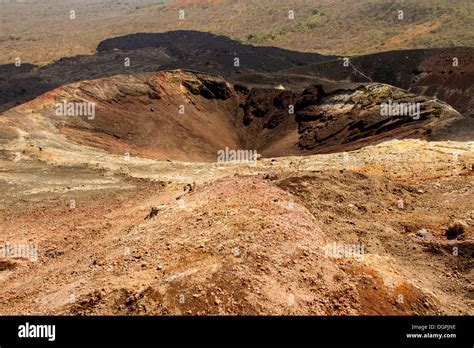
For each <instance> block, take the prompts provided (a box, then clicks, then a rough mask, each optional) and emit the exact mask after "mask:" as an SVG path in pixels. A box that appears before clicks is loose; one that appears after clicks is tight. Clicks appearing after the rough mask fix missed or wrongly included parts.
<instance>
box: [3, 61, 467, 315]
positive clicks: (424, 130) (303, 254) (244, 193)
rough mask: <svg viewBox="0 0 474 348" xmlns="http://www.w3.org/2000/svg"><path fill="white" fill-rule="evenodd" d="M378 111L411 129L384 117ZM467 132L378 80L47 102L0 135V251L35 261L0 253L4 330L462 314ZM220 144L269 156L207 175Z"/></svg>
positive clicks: (130, 81) (143, 87) (130, 92)
mask: <svg viewBox="0 0 474 348" xmlns="http://www.w3.org/2000/svg"><path fill="white" fill-rule="evenodd" d="M387 98H392V99H394V100H399V101H416V102H420V103H421V105H422V114H421V117H420V119H419V120H413V119H411V118H407V117H385V118H384V117H382V116H380V107H379V105H380V102H381V101H383V100H386V99H387ZM63 101H71V102H72V101H73V102H86V101H89V102H94V103H95V105H96V113H95V115H94V116H95V117H94V118H93V119H92V118H91V119H88V118H87V117H74V116H66V117H65V116H60V115H56V114H55V103H56V102H63ZM181 105H183V106H184V113H180V112H179V110H180V106H181ZM290 105H294V107H295V108H294V110H295V113H294V114H292V113H288V110H289V106H290ZM463 119H464V118H463V116H462V115H460V114H459V113H458V112H456V111H455V110H454V109H452V108H451V107H450V106H449V105H447V104H445V103H443V102H440V101H439V100H436V99H432V98H428V97H423V96H418V95H413V94H410V93H408V92H406V91H403V90H400V89H397V88H395V87H392V86H388V85H384V84H380V83H368V84H356V85H352V86H350V87H348V88H346V89H343V90H332V91H329V90H324V87H322V86H320V85H309V86H307V87H306V88H305V89H303V90H298V91H292V90H290V89H283V90H282V89H263V88H257V89H249V88H247V87H245V86H242V85H232V84H230V83H228V82H226V81H225V80H224V79H222V78H220V77H217V76H212V75H206V74H201V73H194V72H187V71H182V70H180V71H166V72H158V73H147V74H139V75H136V76H122V75H120V76H115V77H112V78H106V79H99V80H88V81H83V82H79V83H76V84H72V85H66V86H62V87H60V88H57V89H55V90H53V91H50V92H49V93H46V94H44V95H42V96H41V97H39V98H37V99H35V100H32V101H31V102H28V103H25V104H22V105H21V106H18V107H16V108H13V109H11V110H9V111H7V112H5V113H3V114H2V115H1V118H0V136H1V137H0V168H2V169H1V170H0V192H1V193H2V195H1V196H0V219H1V221H2V224H1V225H0V236H1V238H2V240H1V241H0V242H1V244H0V245H5V243H6V244H8V245H20V244H33V245H37V247H38V249H37V250H38V254H37V260H34V259H32V258H29V257H25V256H19V257H10V256H5V255H0V281H1V283H2V289H1V290H0V304H1V305H0V312H1V313H0V314H81V315H88V314H114V315H126V314H138V315H148V314H163V315H196V314H198V315H206V314H219V315H229V314H234V315H235V314H249V315H261V314H273V315H280V314H318V315H358V314H362V315H371V314H375V315H388V314H390V315H391V314H393V315H417V314H433V315H445V314H463V315H466V314H471V315H472V314H473V313H474V311H473V303H472V296H471V294H472V276H473V274H472V269H473V267H472V260H473V258H472V256H473V251H474V249H473V246H474V243H473V233H474V229H473V228H474V216H473V212H472V206H473V203H474V201H473V198H472V197H473V194H472V193H473V192H472V191H473V185H474V181H473V173H474V171H473V164H474V144H473V142H472V141H456V140H457V139H456V132H455V130H456V129H455V128H452V123H453V122H454V123H455V122H458V121H459V120H463ZM447 131H451V136H452V137H453V138H452V140H450V141H432V139H433V137H436V136H437V135H439V134H445V133H446V132H447ZM226 146H227V147H230V148H234V149H248V150H258V153H260V154H261V155H262V156H261V157H260V158H259V159H258V161H256V163H240V164H231V163H216V161H217V153H216V152H217V151H218V150H219V149H223V148H225V147H226ZM340 151H344V152H343V153H341V152H340ZM127 152H128V153H129V155H130V156H124V155H125V154H126V153H127ZM324 152H326V154H323V153H324ZM303 155H304V156H303ZM333 246H336V247H342V248H345V250H346V253H344V254H343V255H342V254H341V255H339V254H337V253H336V254H335V253H331V249H330V248H332V247H333ZM348 248H349V249H348ZM347 250H352V251H354V250H358V251H359V252H358V253H356V254H354V253H353V252H352V251H351V252H347ZM339 256H340V257H339Z"/></svg>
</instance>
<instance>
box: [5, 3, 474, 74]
mask: <svg viewBox="0 0 474 348" xmlns="http://www.w3.org/2000/svg"><path fill="white" fill-rule="evenodd" d="M71 10H73V11H75V16H76V17H75V19H70V11H71ZM179 10H184V11H185V12H184V13H185V17H184V19H183V20H180V19H179V18H178V15H179V13H178V11H179ZM290 10H291V11H294V14H295V17H294V19H289V18H288V11H290ZM399 10H402V11H404V13H403V19H402V20H399V19H398V17H397V16H398V11H399ZM38 13H39V14H41V16H37V14H38ZM473 18H474V3H473V2H472V1H470V0H419V1H407V0H389V1H387V0H373V1H360V0H358V1H352V0H351V1H349V0H346V1H340V0H337V1H336V0H318V1H316V2H315V1H313V0H299V1H297V2H294V3H293V4H291V5H289V4H285V5H282V3H281V1H280V0H260V1H258V2H255V1H250V0H200V1H184V0H171V1H164V0H136V1H126V0H124V1H121V2H116V1H113V0H99V1H91V0H82V1H79V2H78V1H73V0H66V1H60V2H58V1H54V0H43V1H33V0H25V1H22V2H16V1H13V2H9V1H6V2H5V1H2V2H0V52H2V55H0V64H7V63H13V61H14V59H15V58H16V57H20V58H21V59H22V61H23V62H24V63H34V64H42V65H43V64H46V63H50V62H51V61H55V60H58V59H60V58H62V57H68V56H75V55H79V54H92V53H93V52H94V51H95V48H96V47H97V44H98V43H99V42H100V41H103V40H105V39H107V38H110V37H114V36H121V35H127V34H133V33H137V32H165V31H170V30H178V29H179V30H199V31H206V32H210V33H214V34H218V35H225V36H228V37H230V38H232V39H236V40H239V41H241V42H242V43H250V44H254V45H266V46H275V47H280V48H286V49H291V50H297V51H307V52H318V53H321V54H326V55H360V54H369V53H375V52H380V51H389V50H394V49H408V48H433V47H449V46H473V45H474V32H473V30H474V29H473V28H474V25H473V21H474V20H473ZM46 23H47V24H46ZM118 23H119V25H118Z"/></svg>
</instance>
